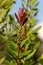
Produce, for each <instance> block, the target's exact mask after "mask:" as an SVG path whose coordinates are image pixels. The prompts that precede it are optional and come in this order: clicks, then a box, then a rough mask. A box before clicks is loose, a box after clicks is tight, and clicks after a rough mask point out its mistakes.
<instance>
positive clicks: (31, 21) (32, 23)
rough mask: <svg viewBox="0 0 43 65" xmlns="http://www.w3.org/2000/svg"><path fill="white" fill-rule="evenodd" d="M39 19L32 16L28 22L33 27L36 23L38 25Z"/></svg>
mask: <svg viewBox="0 0 43 65" xmlns="http://www.w3.org/2000/svg"><path fill="white" fill-rule="evenodd" d="M36 23H37V20H36V19H35V18H30V20H29V21H28V24H29V25H30V26H31V27H33V26H34V25H36Z"/></svg>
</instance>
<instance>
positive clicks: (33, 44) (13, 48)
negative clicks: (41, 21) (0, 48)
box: [2, 0, 40, 65]
mask: <svg viewBox="0 0 43 65" xmlns="http://www.w3.org/2000/svg"><path fill="white" fill-rule="evenodd" d="M24 2H25V3H24ZM24 5H26V7H25V6H24ZM37 5H38V2H37V0H27V1H25V0H23V2H22V7H21V8H20V9H19V11H18V14H16V13H14V15H15V17H16V19H17V22H18V24H19V25H18V27H17V29H16V30H14V31H16V35H9V36H8V35H5V36H4V35H3V36H2V39H3V41H5V42H6V43H7V44H8V45H9V47H8V48H6V51H7V54H8V57H9V59H6V57H5V59H4V63H5V64H6V65H35V63H36V62H38V61H39V60H38V59H36V60H35V58H34V55H35V53H36V51H37V48H38V46H39V44H40V40H39V39H38V38H37V34H38V30H39V29H40V27H38V28H36V29H33V27H34V26H35V25H36V24H37V20H36V15H37V13H38V9H37ZM12 34H13V33H12ZM10 36H11V37H10ZM12 38H13V39H12ZM15 39H16V41H14V40H15Z"/></svg>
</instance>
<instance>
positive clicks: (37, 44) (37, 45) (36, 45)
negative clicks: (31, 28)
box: [34, 41, 40, 49]
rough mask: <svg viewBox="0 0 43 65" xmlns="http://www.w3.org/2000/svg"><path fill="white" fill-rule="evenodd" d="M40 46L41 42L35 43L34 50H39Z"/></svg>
mask: <svg viewBox="0 0 43 65" xmlns="http://www.w3.org/2000/svg"><path fill="white" fill-rule="evenodd" d="M39 45H40V41H37V42H36V43H35V45H34V48H35V49H37V48H38V47H39Z"/></svg>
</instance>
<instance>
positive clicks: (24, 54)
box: [20, 50, 31, 59]
mask: <svg viewBox="0 0 43 65" xmlns="http://www.w3.org/2000/svg"><path fill="white" fill-rule="evenodd" d="M30 52H31V50H27V51H25V52H23V53H21V54H20V58H21V59H22V58H24V57H26V56H27V55H28V54H29V53H30Z"/></svg>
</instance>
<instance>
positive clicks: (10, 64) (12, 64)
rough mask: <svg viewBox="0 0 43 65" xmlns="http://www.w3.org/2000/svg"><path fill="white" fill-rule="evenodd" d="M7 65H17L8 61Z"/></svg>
mask: <svg viewBox="0 0 43 65" xmlns="http://www.w3.org/2000/svg"><path fill="white" fill-rule="evenodd" d="M5 64H6V65H15V64H14V63H13V62H9V61H7V60H5Z"/></svg>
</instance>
